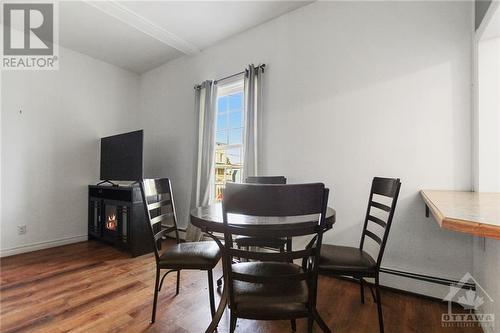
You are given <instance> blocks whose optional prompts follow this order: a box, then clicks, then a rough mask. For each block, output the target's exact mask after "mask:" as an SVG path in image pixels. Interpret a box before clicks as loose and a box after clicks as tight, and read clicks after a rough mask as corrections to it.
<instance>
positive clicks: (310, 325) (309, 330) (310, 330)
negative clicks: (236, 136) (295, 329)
mask: <svg viewBox="0 0 500 333" xmlns="http://www.w3.org/2000/svg"><path fill="white" fill-rule="evenodd" d="M313 324H314V318H313V316H312V315H309V317H307V333H313Z"/></svg>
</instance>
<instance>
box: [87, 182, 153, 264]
mask: <svg viewBox="0 0 500 333" xmlns="http://www.w3.org/2000/svg"><path fill="white" fill-rule="evenodd" d="M146 227H147V224H146V222H145V212H144V206H143V203H142V197H141V193H140V188H139V186H137V185H135V186H120V187H117V186H98V185H90V186H89V226H88V233H89V239H97V240H100V241H104V242H106V243H108V244H110V245H112V246H114V247H116V248H119V249H121V250H125V251H127V252H129V253H130V254H131V255H132V256H138V255H142V254H144V253H149V252H151V251H152V244H151V237H150V235H149V233H150V231H149V230H148V229H147V228H146Z"/></svg>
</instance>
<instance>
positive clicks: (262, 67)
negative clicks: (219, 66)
mask: <svg viewBox="0 0 500 333" xmlns="http://www.w3.org/2000/svg"><path fill="white" fill-rule="evenodd" d="M265 67H266V64H260V65H258V66H255V68H258V69H262V71H264V68H265ZM246 72H247V70H246V69H245V70H244V71H241V72H238V73H234V74H231V75H228V76H225V77H223V78H220V79H217V80H214V84H217V82H219V81H224V80H227V79H230V78H233V77H235V76H238V75H242V74H245V73H246ZM200 86H201V85H199V84H197V85H195V86H194V89H199V88H200Z"/></svg>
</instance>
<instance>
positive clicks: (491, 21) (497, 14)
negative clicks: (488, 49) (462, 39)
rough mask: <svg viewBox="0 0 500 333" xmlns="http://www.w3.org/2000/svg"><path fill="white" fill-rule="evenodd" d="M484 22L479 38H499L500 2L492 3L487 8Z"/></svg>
mask: <svg viewBox="0 0 500 333" xmlns="http://www.w3.org/2000/svg"><path fill="white" fill-rule="evenodd" d="M490 11H491V14H490ZM483 22H484V24H485V28H484V31H483V33H482V35H481V40H486V39H492V38H500V4H499V3H492V4H491V5H490V9H489V10H488V13H487V17H485V18H484V20H483Z"/></svg>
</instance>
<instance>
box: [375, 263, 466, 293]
mask: <svg viewBox="0 0 500 333" xmlns="http://www.w3.org/2000/svg"><path fill="white" fill-rule="evenodd" d="M380 272H381V273H386V274H391V275H396V276H401V277H405V278H409V279H414V280H419V281H425V282H430V283H436V284H440V285H444V286H461V288H462V289H469V290H476V284H474V283H470V282H466V283H462V282H460V281H458V280H451V279H444V278H440V277H435V276H430V275H424V274H417V273H412V272H405V271H400V270H396V269H391V268H385V267H380Z"/></svg>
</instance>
